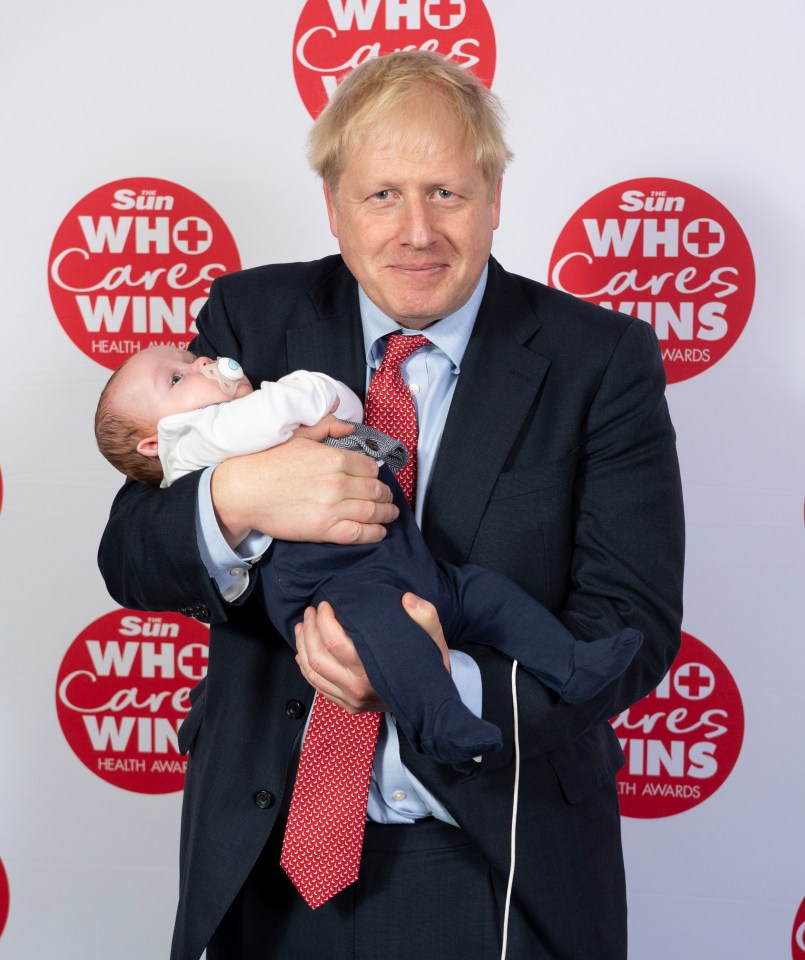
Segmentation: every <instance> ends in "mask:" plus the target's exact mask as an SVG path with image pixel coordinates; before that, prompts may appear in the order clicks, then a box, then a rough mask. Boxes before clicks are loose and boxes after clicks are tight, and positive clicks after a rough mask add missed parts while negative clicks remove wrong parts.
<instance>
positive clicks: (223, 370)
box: [201, 357, 245, 395]
mask: <svg viewBox="0 0 805 960" xmlns="http://www.w3.org/2000/svg"><path fill="white" fill-rule="evenodd" d="M201 372H202V373H203V374H204V376H205V377H209V378H210V380H217V381H218V386H219V387H220V388H221V389H222V390H223V391H224V393H228V394H230V395H231V394H233V393H234V392H235V391H236V390H237V388H238V384H239V383H240V382H241V381H242V380H243V379H244V376H245V375H244V373H243V367H242V366H241V365H240V364H239V363H238V361H237V360H232V359H231V358H230V357H218V359H217V360H216V361H215V363H208V364H207V366H206V367H202V368H201Z"/></svg>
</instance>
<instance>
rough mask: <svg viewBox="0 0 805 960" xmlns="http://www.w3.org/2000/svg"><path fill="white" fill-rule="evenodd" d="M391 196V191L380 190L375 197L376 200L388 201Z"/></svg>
mask: <svg viewBox="0 0 805 960" xmlns="http://www.w3.org/2000/svg"><path fill="white" fill-rule="evenodd" d="M390 196H391V191H390V190H378V191H377V193H376V194H375V195H374V198H375V200H388V198H389V197H390Z"/></svg>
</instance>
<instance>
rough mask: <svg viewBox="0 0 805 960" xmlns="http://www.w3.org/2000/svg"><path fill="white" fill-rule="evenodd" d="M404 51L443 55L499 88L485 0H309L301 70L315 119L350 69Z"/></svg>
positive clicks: (296, 44)
mask: <svg viewBox="0 0 805 960" xmlns="http://www.w3.org/2000/svg"><path fill="white" fill-rule="evenodd" d="M397 50H431V51H433V52H435V53H441V54H442V55H443V56H445V57H449V58H450V59H451V60H454V61H455V62H456V63H458V64H459V65H460V66H462V67H467V68H468V69H470V70H472V71H473V73H474V74H475V75H476V76H477V77H478V78H479V79H480V80H482V81H483V83H485V84H486V86H488V87H491V86H492V79H493V77H494V75H495V57H496V51H495V33H494V30H493V29H492V21H491V20H490V18H489V14H488V12H487V10H486V7H485V6H484V4H483V3H482V2H481V0H308V2H307V3H306V4H305V6H304V9H303V10H302V13H301V14H300V16H299V22H298V23H297V25H296V33H295V35H294V41H293V71H294V77H295V78H296V86H297V88H298V90H299V95H300V96H301V98H302V100H303V102H304V104H305V106H306V107H307V109H308V112H309V113H310V115H311V116H312V117H317V116H318V115H319V113H321V111H322V110H323V109H324V106H325V105H326V103H327V101H328V100H329V99H330V96H331V95H332V92H333V90H335V88H336V86H337V85H338V83H339V81H340V80H342V79H343V78H344V77H345V76H346V75H347V74H348V73H349V72H350V70H352V69H354V68H355V67H357V66H358V65H359V64H361V63H363V62H364V61H365V60H371V59H373V58H374V57H379V56H382V55H383V54H386V53H394V52H395V51H397Z"/></svg>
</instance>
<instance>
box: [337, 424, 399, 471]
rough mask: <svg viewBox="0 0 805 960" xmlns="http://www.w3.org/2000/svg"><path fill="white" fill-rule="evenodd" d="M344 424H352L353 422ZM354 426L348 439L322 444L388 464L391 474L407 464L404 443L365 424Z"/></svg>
mask: <svg viewBox="0 0 805 960" xmlns="http://www.w3.org/2000/svg"><path fill="white" fill-rule="evenodd" d="M345 422H346V423H354V421H353V420H346V421H345ZM354 426H355V433H352V434H350V435H349V436H348V437H337V438H336V437H327V438H326V439H325V441H324V442H325V443H326V444H328V445H329V446H331V447H341V448H342V449H344V450H357V451H358V452H359V453H365V454H366V456H367V457H371V458H372V459H373V460H382V461H383V462H384V463H387V464H388V466H389V468H390V469H391V472H392V473H397V471H398V470H401V469H402V468H403V467H404V466H405V465H406V463H408V461H409V459H410V457H409V456H408V450H407V448H406V446H405V444H404V443H400V441H399V440H395V439H394V437H390V436H389V435H388V434H387V433H383V432H382V431H381V430H375V428H374V427H367V426H366V424H365V423H355V424H354Z"/></svg>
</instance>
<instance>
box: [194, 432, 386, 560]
mask: <svg viewBox="0 0 805 960" xmlns="http://www.w3.org/2000/svg"><path fill="white" fill-rule="evenodd" d="M353 430H354V427H352V426H350V425H349V424H346V423H344V422H343V421H341V420H338V419H337V418H336V417H333V416H331V415H329V416H327V417H325V418H324V419H323V420H321V421H320V422H319V423H318V424H316V426H314V427H301V428H300V429H299V430H297V431H296V433H295V435H294V436H293V437H292V438H291V439H290V440H288V441H287V442H286V443H283V444H280V446H278V447H273V448H272V449H270V450H264V451H263V452H262V453H253V454H249V455H248V456H245V457H233V458H232V459H230V460H225V461H224V462H223V463H222V464H220V465H219V466H217V467H216V468H215V471H214V472H213V475H212V485H211V492H212V502H213V507H214V508H215V515H216V518H217V520H218V524H219V526H220V527H221V532H222V533H223V535H224V537H225V538H226V541H227V543H228V544H229V545H230V546H231V547H236V546H237V545H238V544H239V543H240V542H241V541H242V540H243V539H244V538H245V537H246V536H247V534H249V533H250V532H251V531H252V530H259V531H260V532H261V533H264V534H267V535H268V536H270V537H275V538H279V539H282V540H304V541H309V542H313V543H322V542H327V543H374V542H376V541H378V540H382V539H383V537H385V535H386V528H385V526H384V524H387V523H391V522H392V520H394V519H396V517H397V515H398V514H399V511H398V509H397V508H396V507H395V506H394V504H393V503H392V502H391V491H390V490H389V488H388V487H387V486H386V485H385V484H384V483H381V482H380V481H379V480H378V479H377V472H378V466H377V464H376V463H375V461H374V460H372V459H371V458H369V457H366V456H364V455H363V454H361V453H354V452H352V451H349V450H339V449H336V448H334V447H328V446H326V445H324V444H322V443H321V442H320V441H321V440H323V439H324V438H325V437H327V436H332V437H344V436H347V435H348V434H350V433H352V431H353Z"/></svg>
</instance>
